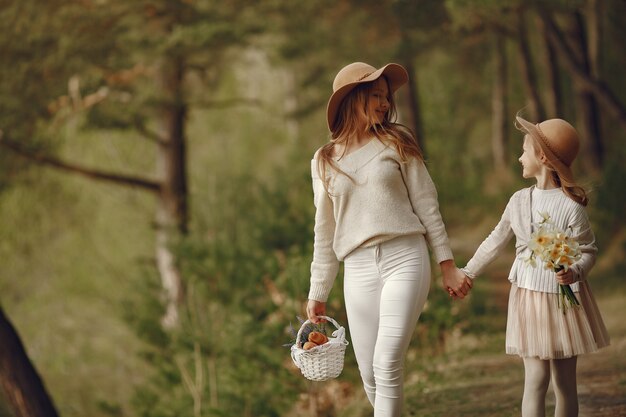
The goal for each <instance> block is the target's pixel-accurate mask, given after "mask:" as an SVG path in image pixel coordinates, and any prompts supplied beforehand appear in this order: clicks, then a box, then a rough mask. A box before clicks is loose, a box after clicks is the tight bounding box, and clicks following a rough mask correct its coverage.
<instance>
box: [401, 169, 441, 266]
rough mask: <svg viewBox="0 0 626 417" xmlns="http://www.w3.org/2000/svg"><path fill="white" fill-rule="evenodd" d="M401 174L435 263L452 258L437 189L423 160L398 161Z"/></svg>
mask: <svg viewBox="0 0 626 417" xmlns="http://www.w3.org/2000/svg"><path fill="white" fill-rule="evenodd" d="M400 169H401V172H402V176H403V179H404V182H405V185H406V188H407V191H408V195H409V200H410V201H411V206H412V207H413V212H414V213H415V214H416V215H417V217H418V218H419V220H420V221H421V222H422V225H423V226H424V228H425V229H426V234H425V235H426V240H427V241H428V244H429V246H430V248H431V250H432V252H433V255H434V257H435V260H436V261H437V263H440V262H443V261H445V260H448V259H453V256H452V250H451V249H450V243H449V241H448V234H447V233H446V226H445V224H444V223H443V219H442V218H441V213H440V212H439V201H438V199H437V198H438V197H437V189H436V188H435V184H434V183H433V180H432V178H431V177H430V174H429V173H428V170H427V169H426V165H424V161H422V160H419V159H417V158H410V159H409V161H407V162H405V163H400Z"/></svg>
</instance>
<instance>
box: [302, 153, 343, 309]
mask: <svg viewBox="0 0 626 417" xmlns="http://www.w3.org/2000/svg"><path fill="white" fill-rule="evenodd" d="M311 176H312V178H313V196H314V204H315V208H316V211H315V227H314V232H315V238H314V241H313V261H312V262H311V287H310V290H309V297H308V298H309V300H315V301H318V302H322V303H324V302H326V300H327V299H328V295H329V293H330V290H331V289H332V287H333V283H334V281H335V277H336V276H337V272H338V271H339V261H338V260H337V256H336V255H335V251H334V250H333V239H334V235H335V214H334V211H333V202H332V200H331V198H330V196H329V195H328V193H327V192H326V190H325V189H324V185H323V184H322V180H321V179H320V178H319V176H318V175H317V161H316V159H313V161H312V163H311Z"/></svg>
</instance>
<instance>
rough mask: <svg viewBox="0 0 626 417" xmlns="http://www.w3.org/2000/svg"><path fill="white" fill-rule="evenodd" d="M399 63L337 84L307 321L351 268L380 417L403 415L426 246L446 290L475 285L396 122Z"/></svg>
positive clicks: (319, 180)
mask: <svg viewBox="0 0 626 417" xmlns="http://www.w3.org/2000/svg"><path fill="white" fill-rule="evenodd" d="M407 80H408V74H407V72H406V70H405V69H404V68H403V67H402V66H400V65H397V64H388V65H386V66H384V67H382V68H380V69H378V70H377V69H376V68H374V67H372V66H371V65H368V64H365V63H361V62H356V63H353V64H350V65H348V66H346V67H344V68H343V69H342V70H341V71H339V73H338V74H337V76H336V77H335V80H334V83H333V94H332V96H331V97H330V100H329V102H328V108H327V121H328V127H329V128H330V131H331V136H332V137H331V140H330V142H329V143H327V144H326V145H324V146H323V147H322V148H320V149H319V150H318V151H317V152H316V153H315V156H314V158H313V161H312V164H311V173H312V177H313V190H314V202H315V207H316V214H315V240H314V248H313V262H312V264H311V287H310V291H309V302H308V305H307V316H308V318H309V319H310V320H311V321H313V322H314V323H317V322H318V321H319V319H318V318H317V316H319V315H324V314H325V311H326V304H325V302H326V300H327V298H328V295H329V293H330V290H331V288H332V285H333V282H334V280H335V276H336V275H337V271H338V268H339V262H340V261H344V296H345V305H346V311H347V316H348V324H349V328H350V335H351V339H352V345H353V347H354V352H355V355H356V359H357V362H358V365H359V371H360V373H361V377H362V379H363V385H364V388H365V392H366V393H367V397H368V399H369V401H370V402H371V404H372V406H373V407H374V413H375V416H376V417H382V416H399V415H400V410H401V405H402V384H403V375H402V371H403V364H404V358H405V353H406V351H407V348H408V346H409V341H410V339H411V335H412V333H413V329H414V328H415V325H416V322H417V319H418V317H419V315H420V313H421V311H422V308H423V307H424V303H425V301H426V296H427V295H428V290H429V286H430V261H429V257H428V250H427V246H426V243H427V242H428V244H430V247H431V250H432V251H433V253H434V256H435V258H436V260H437V262H438V263H439V264H440V266H441V271H442V273H443V279H444V285H445V286H446V287H449V288H451V290H452V291H453V292H454V293H455V295H456V296H458V297H460V298H463V297H464V296H465V295H466V294H467V292H468V291H469V290H470V288H471V282H472V281H471V280H470V279H469V278H466V277H465V276H464V275H463V273H462V272H461V271H460V270H458V269H457V268H456V267H455V266H454V262H453V260H452V251H451V250H450V246H449V244H448V236H447V234H446V230H445V226H444V223H443V221H442V219H441V215H440V213H439V205H438V202H437V192H436V190H435V186H434V184H433V182H432V180H431V178H430V176H429V174H428V171H427V170H426V167H425V165H424V161H423V159H422V154H421V151H420V149H419V147H418V145H417V141H416V139H415V137H414V136H413V135H412V133H411V132H410V131H409V130H408V129H407V128H405V127H404V126H402V125H399V124H396V123H394V122H393V120H394V119H395V105H394V101H393V95H392V94H393V93H394V92H395V91H396V90H397V89H398V88H399V87H400V86H401V85H403V84H404V83H406V82H407Z"/></svg>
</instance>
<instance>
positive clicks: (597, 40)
mask: <svg viewBox="0 0 626 417" xmlns="http://www.w3.org/2000/svg"><path fill="white" fill-rule="evenodd" d="M624 16H626V2H624V1H620V0H544V1H517V0H503V1H496V0H483V1H470V0H445V1H436V0H419V1H418V0H415V1H408V0H377V1H369V0H363V1H356V0H354V1H349V0H340V1H336V0H334V1H330V0H319V1H309V2H296V1H287V0H267V1H257V2H255V1H242V0H224V1H220V2H217V1H212V0H152V1H148V0H132V1H128V0H71V1H67V0H63V1H61V0H47V1H42V0H39V1H38V0H19V1H18V0H4V1H0V29H1V33H2V35H1V36H0V386H1V387H2V391H1V392H0V416H2V417H13V416H15V417H17V416H26V415H29V416H31V415H32V416H35V415H36V416H44V415H45V416H51V415H57V414H58V415H60V416H64V417H78V416H90V417H106V416H154V417H157V416H158V417H168V416H279V415H284V416H292V415H293V416H295V415H311V416H322V415H323V416H367V415H370V414H369V413H370V412H371V411H370V410H369V409H368V406H367V403H366V401H365V399H364V396H363V393H362V392H361V388H360V382H359V378H358V372H357V370H356V365H355V363H354V358H353V354H352V352H351V350H350V349H348V354H347V357H346V368H345V370H344V373H343V375H342V376H341V377H340V379H339V380H336V381H333V382H330V383H325V384H314V383H309V382H307V381H306V380H305V379H304V378H303V377H302V376H301V375H300V374H299V372H298V370H297V369H296V368H295V367H294V366H293V365H292V364H291V359H290V357H289V350H288V347H285V346H283V345H285V344H289V343H290V342H291V341H292V340H293V334H292V333H291V331H290V327H293V328H295V329H296V330H297V328H298V326H299V322H298V320H297V318H296V316H301V315H303V314H304V313H303V306H304V303H305V301H306V294H307V290H308V279H309V266H310V260H311V251H312V241H313V235H312V230H313V214H314V207H313V204H312V190H311V180H310V159H311V156H312V155H313V153H314V151H315V150H316V149H317V148H318V147H319V146H321V145H322V144H323V143H325V142H326V141H327V140H328V131H327V127H326V123H325V117H324V114H325V104H326V101H327V99H328V97H329V96H330V93H331V85H332V80H333V77H334V75H335V74H336V72H337V71H338V70H339V69H340V68H341V67H343V66H344V65H346V64H348V63H350V62H353V61H364V62H368V63H370V64H373V65H375V66H381V65H383V64H385V63H387V62H398V63H400V64H402V65H404V66H405V67H406V68H407V69H408V70H409V73H410V76H411V81H410V83H409V85H408V86H406V88H403V89H402V90H401V91H400V92H399V93H398V95H397V97H396V98H397V100H398V104H399V115H400V121H401V122H402V123H404V124H406V125H408V126H410V127H411V128H412V129H414V130H415V132H416V133H417V135H418V138H419V141H420V143H421V145H422V147H423V149H424V150H425V154H426V159H427V164H428V168H429V170H430V172H431V175H432V176H433V178H434V180H435V183H436V185H437V187H438V191H439V197H440V204H441V210H442V213H443V216H444V220H445V222H446V225H447V228H448V232H449V235H450V236H451V242H452V245H453V250H454V252H455V254H456V261H457V263H458V264H459V265H462V264H464V262H465V261H466V260H467V259H468V258H469V257H470V256H471V255H472V253H473V250H474V249H475V248H476V247H477V245H478V244H479V243H480V241H481V240H482V239H483V238H484V237H485V236H486V235H487V234H488V232H489V231H490V230H491V228H492V227H493V226H494V225H495V224H496V222H497V220H498V218H499V216H500V214H501V212H502V210H503V207H504V205H505V204H506V201H507V200H508V197H509V196H510V195H511V194H512V192H513V191H515V190H516V189H519V188H521V187H525V186H528V185H530V183H529V182H527V181H524V180H522V179H521V175H520V167H519V164H518V163H517V157H518V155H519V154H520V149H521V138H522V135H521V134H520V133H519V132H518V131H516V130H515V127H514V125H513V119H514V115H515V114H516V113H517V112H518V111H520V110H522V111H523V113H524V115H525V117H526V118H528V119H530V120H542V119H545V118H549V117H563V118H565V119H566V120H568V121H570V122H572V124H574V125H575V126H576V127H577V129H578V131H579V133H580V134H581V137H582V139H583V143H582V148H581V152H580V157H579V159H578V161H577V164H576V166H575V170H576V172H577V173H578V174H579V178H580V179H581V183H583V184H584V185H585V186H587V187H588V189H590V190H591V192H590V198H591V204H590V206H589V213H590V217H591V219H592V223H593V226H594V230H595V231H596V235H597V241H598V246H599V247H600V257H599V261H598V265H597V267H596V268H595V269H594V271H593V273H592V274H591V277H590V279H591V280H592V281H593V286H594V290H595V291H596V292H597V294H598V300H599V303H600V307H601V309H602V310H603V311H605V313H606V315H607V316H609V318H608V320H609V324H610V330H611V331H612V337H613V342H614V343H613V346H612V347H611V349H612V350H609V351H608V352H609V353H608V354H604V355H605V356H598V358H605V360H606V363H605V365H606V366H605V368H602V369H606V374H605V375H604V380H605V381H611V387H610V388H608V385H607V387H605V388H603V389H604V390H605V391H602V392H604V393H607V392H608V391H606V390H612V391H611V392H613V393H614V394H615V395H614V397H613V400H610V399H609V400H606V401H605V404H604V406H606V407H608V409H612V410H614V411H608V412H607V413H608V414H588V415H620V414H619V412H620V411H615V410H618V409H619V410H622V411H623V410H624V409H626V405H625V401H624V398H625V395H624V394H625V393H626V379H625V378H624V376H622V375H623V370H624V369H625V368H626V365H625V364H624V359H621V360H620V359H618V360H617V361H615V358H623V357H624V356H625V355H623V351H624V346H625V345H626V344H625V343H624V338H625V334H626V331H625V329H624V326H623V325H620V324H615V325H614V324H613V323H617V321H615V320H612V319H611V317H617V318H619V317H623V314H624V313H626V311H625V310H626V308H625V307H624V306H623V303H622V302H621V300H622V299H623V295H624V293H625V290H624V286H623V285H622V280H621V277H622V276H623V275H622V272H621V271H622V270H623V268H624V266H625V262H624V250H625V248H626V240H625V232H624V224H623V221H622V216H623V213H624V212H625V209H626V204H625V202H626V198H625V193H624V192H623V187H624V178H626V176H625V175H626V165H625V164H624V163H623V160H624V157H625V156H626V155H625V154H626V147H625V146H624V140H625V139H626V134H625V129H624V128H625V127H626V93H625V92H626V79H625V78H624V76H623V74H624V70H623V68H625V67H626V54H624V51H626V24H625V23H626V18H625V17H624ZM512 253H513V252H512V250H510V251H509V258H508V259H503V260H501V261H499V262H498V263H497V264H496V265H494V266H492V267H491V268H490V269H489V271H488V273H487V275H486V276H485V277H483V279H482V280H479V281H478V282H477V284H476V288H475V290H474V292H473V293H472V295H471V296H470V297H469V298H468V299H466V300H464V301H462V302H455V303H451V302H450V300H449V299H448V298H447V296H446V294H445V293H444V292H443V291H441V289H440V287H439V279H440V278H439V276H438V275H437V274H434V276H433V281H432V286H431V294H430V296H429V302H428V304H427V307H426V309H425V311H424V313H423V315H422V317H421V319H420V323H419V324H418V327H417V329H416V332H415V336H414V340H413V343H412V344H411V348H410V351H409V356H408V358H409V359H408V362H407V370H406V371H407V407H408V409H409V411H410V412H411V413H414V412H415V410H421V411H420V412H421V415H460V414H459V412H460V411H458V410H461V409H462V407H469V408H470V409H471V410H474V412H475V413H476V414H475V415H482V416H486V415H494V416H495V415H497V416H502V415H508V414H506V413H507V412H508V413H511V414H510V415H516V414H517V413H518V412H519V408H518V407H519V405H518V403H519V398H521V397H520V389H521V384H522V380H521V376H520V375H519V373H520V372H521V371H520V369H521V367H520V364H519V363H517V362H515V361H508V359H507V358H506V357H505V355H504V354H503V353H502V350H503V349H502V341H503V329H504V322H505V313H504V311H505V306H506V296H507V293H506V291H507V288H508V286H507V281H506V278H505V277H506V268H507V266H508V263H509V262H510V260H511V256H512ZM435 271H436V269H435ZM341 291H342V290H341V276H340V277H339V278H338V280H337V282H336V284H335V288H334V290H333V293H332V295H331V299H330V300H329V313H330V314H331V315H333V316H334V317H335V318H336V319H337V320H338V321H339V322H341V323H344V324H345V323H346V319H345V312H344V309H343V302H342V293H341ZM348 330H349V329H348ZM599 355H602V354H599ZM594 363H595V362H594ZM472 364H473V365H472ZM494 364H495V365H494ZM472 366H473V368H472ZM468 369H469V370H473V371H472V372H474V371H476V372H477V373H474V374H472V373H471V372H469V371H468ZM598 369H600V368H598ZM38 376H39V377H41V378H39V377H38ZM481 378H482V379H481ZM485 378H490V379H489V381H486V380H485ZM463 381H465V382H463ZM479 381H481V384H482V383H484V385H480V384H479ZM459 384H460V385H459ZM503 386H507V387H508V386H510V387H511V389H504V390H503V389H501V388H502V387H503ZM481 387H482V388H481ZM485 387H488V389H485ZM472 389H480V391H474V392H475V393H476V394H478V393H480V395H482V397H479V398H481V400H480V401H478V400H477V399H476V398H474V399H473V401H474V402H473V403H470V404H466V403H465V402H463V401H460V400H459V398H464V397H463V395H464V394H463V393H467V392H472V391H471V390H472ZM446 390H449V391H446ZM450 390H451V391H450ZM437 392H439V393H440V394H437ZM447 392H453V393H455V398H456V400H448V402H445V403H444V404H441V401H439V400H442V399H443V398H446V399H448V398H449V397H448V396H447V395H445V394H446V393H447ZM583 393H584V390H583ZM489 395H491V396H492V398H491V399H490V397H489ZM459 396H460V397H459ZM496 397H497V398H496ZM607 398H608V397H607ZM615 398H617V399H615ZM620 398H621V399H620ZM455 401H456V402H455ZM585 404H586V403H583V409H584V407H585ZM596 405H597V404H596ZM596 405H594V406H593V407H596ZM437 407H440V408H437ZM441 407H447V408H441ZM450 407H452V408H450ZM454 407H461V408H458V410H457V412H454V411H450V410H452V409H454ZM598 407H599V406H598ZM611 407H612V408H611ZM596 408H597V407H596ZM597 409H599V408H597ZM441 410H448V411H441ZM466 411H467V410H466ZM429 412H430V413H431V414H428V413H429ZM611 412H615V413H616V414H610V413H611ZM463 415H473V414H471V412H469V411H467V412H465V413H464V414H463Z"/></svg>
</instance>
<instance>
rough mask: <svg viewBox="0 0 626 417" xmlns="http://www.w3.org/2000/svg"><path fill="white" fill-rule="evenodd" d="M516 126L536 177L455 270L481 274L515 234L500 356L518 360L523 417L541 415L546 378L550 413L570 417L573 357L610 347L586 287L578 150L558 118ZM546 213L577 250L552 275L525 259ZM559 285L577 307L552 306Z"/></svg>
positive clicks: (589, 256) (591, 252) (574, 400)
mask: <svg viewBox="0 0 626 417" xmlns="http://www.w3.org/2000/svg"><path fill="white" fill-rule="evenodd" d="M517 127H518V129H520V130H521V131H522V132H523V133H525V136H524V145H523V153H522V156H521V157H520V158H519V161H520V163H521V164H522V176H523V177H524V178H535V179H536V181H537V184H536V185H534V186H532V187H530V188H525V189H522V190H520V191H518V192H516V193H515V194H513V196H512V197H511V199H510V200H509V203H508V205H507V206H506V209H505V210H504V214H503V215H502V219H501V220H500V223H498V225H497V226H496V228H495V229H494V230H493V231H492V232H491V234H490V235H489V236H488V237H487V239H485V241H484V242H483V243H482V244H481V245H480V247H479V248H478V250H477V251H476V253H475V254H474V256H473V257H472V259H471V260H470V261H469V262H468V264H467V266H466V267H465V268H463V269H462V271H463V272H465V274H466V275H467V276H468V277H470V278H472V279H473V278H475V277H476V276H478V275H480V274H481V272H482V271H483V270H484V268H485V267H486V266H487V265H488V264H489V263H490V262H491V261H493V260H494V259H495V258H496V257H497V256H498V255H499V254H500V253H501V252H502V250H503V249H504V248H505V246H506V243H507V242H508V241H509V240H510V239H511V238H512V237H513V235H515V237H516V244H515V247H516V257H515V261H514V262H513V266H512V268H511V272H510V274H509V281H511V284H512V286H511V292H510V295H509V308H508V310H509V311H508V317H507V327H506V353H507V354H515V355H519V356H521V357H522V358H523V360H524V373H525V382H524V396H523V399H522V416H524V417H530V416H532V417H537V416H545V397H546V392H547V390H548V383H549V382H550V377H552V384H553V386H554V391H555V394H556V411H555V416H557V417H571V416H577V415H578V394H577V389H576V358H577V357H578V355H580V354H583V353H589V352H594V351H596V350H598V349H599V348H602V347H605V346H607V345H608V344H609V337H608V334H607V331H606V328H605V326H604V323H603V321H602V317H601V316H600V312H599V310H598V307H597V305H596V302H595V300H594V298H593V295H592V294H591V291H590V288H589V286H588V284H587V282H586V278H587V275H588V273H589V270H590V269H591V267H592V266H593V264H594V262H595V258H596V252H597V248H596V246H595V238H594V235H593V232H592V230H591V228H590V226H589V220H588V218H587V214H586V213H585V206H586V205H587V195H586V194H585V191H584V190H583V189H582V188H581V187H579V186H578V185H576V183H575V181H574V175H573V174H572V170H571V168H570V167H571V165H572V162H574V159H575V158H576V154H577V153H578V147H579V139H578V134H577V132H576V130H575V129H574V128H573V127H572V126H571V125H570V124H569V123H567V122H566V121H564V120H561V119H550V120H546V121H544V122H542V123H539V124H536V125H535V124H532V123H530V122H528V121H526V120H524V119H522V118H521V117H519V116H518V117H517ZM546 214H549V215H550V218H551V220H552V221H553V222H554V223H555V225H556V226H557V227H559V228H560V229H562V230H568V229H569V230H571V231H572V236H573V238H574V239H576V241H577V242H578V243H579V244H580V249H581V252H582V257H581V258H580V259H579V260H578V261H577V262H575V263H574V264H573V265H572V266H571V267H570V268H569V269H568V270H567V271H564V270H562V271H560V272H558V273H556V274H555V273H554V272H552V271H551V270H547V269H544V268H543V267H542V266H541V265H539V266H538V267H533V266H531V265H530V264H529V262H527V259H528V258H529V256H530V253H531V251H530V249H529V248H528V243H529V239H530V235H531V233H532V232H533V227H534V226H533V224H536V223H539V222H540V221H541V219H542V216H545V215H546ZM559 284H563V285H565V284H568V285H570V286H571V288H572V290H573V291H574V292H575V293H576V295H577V299H578V300H579V301H580V308H569V309H567V310H566V311H564V310H563V309H564V308H565V307H564V306H563V305H560V304H559V303H560V301H559V287H558V285H559ZM451 295H452V294H451Z"/></svg>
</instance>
